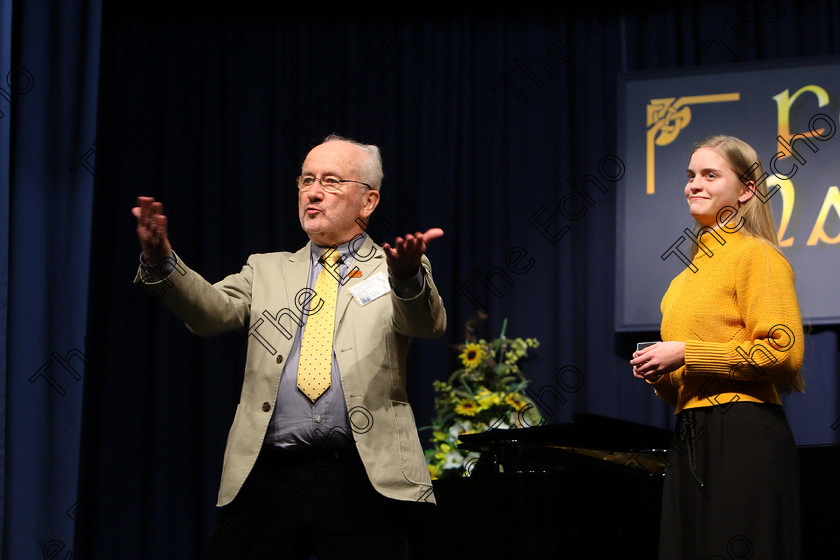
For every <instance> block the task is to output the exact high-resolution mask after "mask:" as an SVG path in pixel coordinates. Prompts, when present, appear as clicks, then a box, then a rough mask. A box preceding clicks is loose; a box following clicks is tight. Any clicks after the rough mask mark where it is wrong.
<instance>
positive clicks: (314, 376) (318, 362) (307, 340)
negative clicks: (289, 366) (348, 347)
mask: <svg viewBox="0 0 840 560" xmlns="http://www.w3.org/2000/svg"><path fill="white" fill-rule="evenodd" d="M340 258H341V255H339V253H338V251H337V250H336V249H333V248H330V249H325V250H324V252H323V253H322V254H321V262H323V263H324V268H323V269H321V274H319V275H318V279H317V280H316V281H315V294H316V296H317V297H319V298H321V300H322V301H323V304H324V305H323V306H321V308H320V309H318V310H317V311H316V312H315V313H313V314H311V315H310V316H309V318H307V320H306V327H304V329H303V339H302V340H301V343H300V361H299V363H298V374H297V386H298V389H300V390H301V391H303V394H304V395H306V396H307V397H309V400H311V401H312V402H315V401H316V400H317V399H318V397H320V396H321V395H323V394H324V391H326V390H327V389H328V388H329V386H330V371H331V370H332V347H333V329H334V328H335V299H336V295H337V293H338V279H337V278H336V277H337V276H338V269H337V267H336V266H335V263H336V262H337V261H338V260H339V259H340ZM327 267H329V269H328V268H327Z"/></svg>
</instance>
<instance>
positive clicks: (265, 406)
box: [262, 401, 271, 412]
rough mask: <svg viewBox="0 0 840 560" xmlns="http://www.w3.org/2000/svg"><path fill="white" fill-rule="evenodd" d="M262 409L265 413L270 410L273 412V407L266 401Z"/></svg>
mask: <svg viewBox="0 0 840 560" xmlns="http://www.w3.org/2000/svg"><path fill="white" fill-rule="evenodd" d="M262 409H263V412H268V411H269V410H271V405H270V404H269V403H268V401H265V402H264V403H263V406H262Z"/></svg>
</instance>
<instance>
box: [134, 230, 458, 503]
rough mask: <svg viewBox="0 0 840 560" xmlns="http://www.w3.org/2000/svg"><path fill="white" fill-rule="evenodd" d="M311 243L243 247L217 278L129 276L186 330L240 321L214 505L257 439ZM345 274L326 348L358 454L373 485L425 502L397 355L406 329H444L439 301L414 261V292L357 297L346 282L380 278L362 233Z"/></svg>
mask: <svg viewBox="0 0 840 560" xmlns="http://www.w3.org/2000/svg"><path fill="white" fill-rule="evenodd" d="M309 255H310V246H309V244H307V245H306V246H305V247H303V248H302V249H300V250H299V251H298V252H296V253H287V252H283V253H268V254H256V255H251V256H250V257H249V258H248V262H247V264H245V266H243V267H242V270H241V271H240V272H239V273H237V274H232V275H230V276H228V277H227V278H225V279H224V280H222V281H220V282H217V283H216V284H212V285H211V284H210V283H209V282H207V281H206V280H205V279H204V278H203V277H202V276H201V275H199V274H198V273H196V272H194V271H192V270H190V269H189V267H187V266H186V265H185V264H184V263H183V262H179V264H178V266H177V268H176V270H175V271H173V272H172V274H170V275H169V277H168V278H165V279H161V280H158V281H149V282H144V281H143V278H142V275H141V271H139V270H138V273H137V276H136V277H135V282H136V283H139V284H141V285H142V286H143V287H144V288H145V289H146V290H148V291H149V292H150V293H152V294H153V295H154V296H155V297H158V298H160V299H161V301H163V303H164V304H166V305H167V306H168V307H169V308H170V309H171V310H172V311H173V312H174V313H175V314H176V315H177V316H178V317H179V318H181V319H182V320H183V321H184V322H185V323H186V324H187V328H189V329H190V330H191V331H192V332H194V333H196V334H198V335H201V336H212V335H216V334H219V333H223V332H226V331H230V330H235V329H248V351H247V357H246V363H245V377H244V381H243V384H242V394H241V396H240V399H239V405H238V406H237V409H236V415H235V417H234V419H233V425H232V426H231V428H230V433H229V435H228V440H227V446H226V449H225V456H224V465H223V467H222V480H221V485H220V487H219V496H218V502H217V505H218V506H224V505H226V504H228V503H230V502H231V501H232V500H233V499H234V497H235V496H236V494H237V492H238V491H239V489H240V488H241V487H242V484H243V482H245V479H246V478H247V476H248V473H250V472H251V468H252V467H253V466H254V462H255V461H256V459H257V454H258V453H259V451H260V447H261V446H262V443H263V438H264V437H265V433H266V429H267V427H268V423H269V419H270V418H271V411H272V409H273V408H274V404H275V402H276V400H277V389H278V387H279V384H280V375H281V372H282V370H283V363H284V360H285V358H286V357H287V356H288V355H289V352H290V351H291V348H292V343H293V341H294V336H295V335H296V328H297V324H298V323H299V322H300V321H301V313H300V307H301V306H305V305H306V303H305V302H306V300H307V299H308V298H312V302H311V304H312V306H313V308H314V306H315V305H317V302H318V297H317V294H314V292H311V290H310V291H309V292H307V290H306V282H307V278H308V275H309ZM354 257H355V259H354V261H353V263H352V264H351V267H352V268H351V270H356V268H358V270H357V271H356V272H353V273H351V274H350V275H349V276H351V278H350V279H349V280H347V282H346V283H345V284H343V286H342V288H341V290H340V292H339V296H338V301H337V308H336V322H335V336H334V339H333V345H334V351H335V354H336V359H337V361H338V365H339V368H340V370H341V383H342V386H343V389H344V398H345V400H346V402H347V410H348V413H349V415H350V422H351V427H352V431H353V438H354V439H355V442H356V447H357V448H358V451H359V455H360V456H361V458H362V461H363V463H364V465H365V469H366V471H367V474H368V477H369V478H370V481H371V483H372V484H373V486H374V488H376V490H377V491H379V492H380V493H381V494H383V495H385V496H387V497H389V498H394V499H398V500H411V501H425V502H431V503H434V501H435V500H434V495H433V493H432V482H431V478H430V476H429V471H428V469H427V467H426V461H425V458H424V456H423V449H422V446H421V445H420V438H419V436H418V433H417V426H416V424H415V421H414V413H413V412H412V410H411V405H409V404H408V401H407V397H406V391H405V375H406V372H405V361H406V354H407V352H408V345H409V342H410V341H411V339H412V338H413V337H421V338H437V337H439V336H441V335H442V334H443V333H444V331H445V330H446V311H445V309H444V306H443V300H442V299H441V297H440V294H438V291H437V288H436V287H435V284H434V282H433V280H432V271H431V265H430V264H429V261H428V259H427V258H426V257H423V260H422V271H423V275H424V288H423V291H422V292H421V293H420V294H419V295H418V296H416V297H414V298H412V299H400V298H398V297H397V296H396V295H395V294H394V293H393V291H391V292H390V293H387V294H385V295H384V296H381V297H379V298H377V299H374V300H372V301H370V302H368V303H366V304H364V305H360V303H359V302H358V301H356V299H355V298H354V297H353V296H352V294H351V289H352V288H353V286H356V285H358V284H360V283H361V282H364V281H365V280H367V279H369V278H372V277H374V276H375V275H378V274H383V275H384V278H385V279H387V275H388V270H387V267H386V265H385V253H384V251H383V250H382V248H381V247H379V246H378V245H376V244H374V243H373V241H372V240H371V239H370V237H366V238H365V241H364V243H363V244H362V245H361V246H360V247H359V248H358V249H357V250H355V251H354Z"/></svg>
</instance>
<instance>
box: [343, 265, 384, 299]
mask: <svg viewBox="0 0 840 560" xmlns="http://www.w3.org/2000/svg"><path fill="white" fill-rule="evenodd" d="M390 291H391V285H390V284H388V279H387V278H386V277H385V273H384V272H379V273H377V274H374V275H373V276H371V277H370V278H368V279H367V280H363V281H362V282H359V283H358V284H356V285H355V286H353V287H352V288H350V293H351V294H353V297H354V298H355V299H356V301H357V302H359V305H367V304H369V303H370V302H372V301H373V300H375V299H376V298H378V297H381V296H384V295H385V294H387V293H388V292H390Z"/></svg>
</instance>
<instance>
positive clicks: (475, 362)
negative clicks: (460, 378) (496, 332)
mask: <svg viewBox="0 0 840 560" xmlns="http://www.w3.org/2000/svg"><path fill="white" fill-rule="evenodd" d="M458 357H459V358H461V363H462V364H464V367H465V368H467V369H475V368H477V367H478V366H479V365H481V360H482V359H484V349H483V348H482V347H481V346H480V345H478V344H475V343H474V342H468V343H467V344H465V345H464V351H463V352H461V355H460V356H458Z"/></svg>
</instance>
